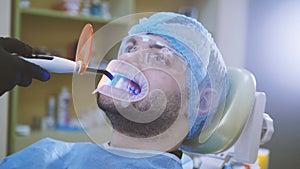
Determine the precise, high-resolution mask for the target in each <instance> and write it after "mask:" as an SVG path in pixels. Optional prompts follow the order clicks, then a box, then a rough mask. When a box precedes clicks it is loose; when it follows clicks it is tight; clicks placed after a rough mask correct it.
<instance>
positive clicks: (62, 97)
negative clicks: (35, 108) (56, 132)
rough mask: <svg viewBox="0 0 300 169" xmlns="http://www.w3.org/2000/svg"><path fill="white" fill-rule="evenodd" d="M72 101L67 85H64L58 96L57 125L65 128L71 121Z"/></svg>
mask: <svg viewBox="0 0 300 169" xmlns="http://www.w3.org/2000/svg"><path fill="white" fill-rule="evenodd" d="M70 101H71V96H70V93H69V92H68V89H67V87H63V88H62V90H61V92H60V94H59V98H58V112H57V113H58V116H57V118H58V119H57V127H58V128H64V127H67V126H68V125H69V121H70Z"/></svg>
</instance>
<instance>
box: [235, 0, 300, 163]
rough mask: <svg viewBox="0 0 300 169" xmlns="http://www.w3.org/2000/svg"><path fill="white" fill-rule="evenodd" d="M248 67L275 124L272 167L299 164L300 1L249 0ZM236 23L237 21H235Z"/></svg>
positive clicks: (270, 143)
mask: <svg viewBox="0 0 300 169" xmlns="http://www.w3.org/2000/svg"><path fill="white" fill-rule="evenodd" d="M248 12H249V16H248V18H249V19H248V26H247V38H246V39H247V44H246V45H247V48H246V60H245V61H246V62H245V63H246V68H247V69H249V70H250V71H252V72H253V73H254V74H255V76H256V80H257V88H258V90H260V91H265V92H266V93H267V107H266V111H267V113H269V114H270V115H271V116H272V118H273V120H274V125H275V133H274V135H273V139H272V140H271V142H269V143H268V144H266V145H265V147H267V148H269V149H271V164H270V167H269V168H270V169H283V168H299V166H300V134H299V133H300V132H299V130H300V122H299V121H300V1H299V0H284V1H283V0H250V1H249V11H248ZM233 26H234V25H233Z"/></svg>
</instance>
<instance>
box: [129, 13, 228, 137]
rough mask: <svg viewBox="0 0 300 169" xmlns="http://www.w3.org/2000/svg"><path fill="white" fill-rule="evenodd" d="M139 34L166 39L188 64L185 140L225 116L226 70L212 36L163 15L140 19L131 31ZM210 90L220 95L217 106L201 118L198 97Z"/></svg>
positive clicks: (178, 18)
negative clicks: (187, 108)
mask: <svg viewBox="0 0 300 169" xmlns="http://www.w3.org/2000/svg"><path fill="white" fill-rule="evenodd" d="M139 33H150V34H154V35H157V36H160V37H162V38H164V39H165V40H167V41H168V42H169V43H170V44H171V46H172V47H173V48H174V49H175V50H176V51H178V52H179V53H181V54H182V56H183V57H184V58H185V59H186V60H187V61H188V64H189V69H190V72H189V73H188V76H187V81H188V85H189V96H190V99H189V100H190V102H189V110H188V111H189V115H188V123H189V125H190V131H189V133H188V135H187V137H186V139H191V138H194V137H195V136H197V135H199V134H200V133H201V131H202V130H203V129H204V128H206V127H207V126H209V125H210V124H211V121H212V120H213V118H214V117H215V116H216V114H220V113H222V111H223V109H222V107H223V106H224V104H225V103H224V102H225V101H224V100H225V98H226V95H227V93H228V90H229V80H228V76H227V70H226V66H225V64H224V61H223V59H222V56H221V54H220V52H219V50H218V48H217V46H216V44H215V42H214V40H213V38H212V36H211V34H210V33H209V32H208V31H207V30H206V29H205V28H204V26H203V25H202V24H201V23H200V22H198V21H197V20H196V19H193V18H190V17H187V16H184V15H181V14H177V13H172V12H160V13H156V14H154V15H152V16H150V17H149V18H143V19H141V20H140V22H139V24H137V25H134V26H133V27H132V28H131V29H130V30H129V35H134V34H139ZM207 86H209V87H210V88H213V89H215V90H216V91H217V93H218V96H219V97H218V101H217V102H218V106H216V107H214V108H213V109H212V110H210V112H208V113H205V114H201V113H200V112H199V105H200V101H201V100H200V98H199V96H201V93H202V92H203V90H204V88H205V87H207ZM195 91H197V92H195ZM220 107H221V108H220ZM219 117H220V116H219Z"/></svg>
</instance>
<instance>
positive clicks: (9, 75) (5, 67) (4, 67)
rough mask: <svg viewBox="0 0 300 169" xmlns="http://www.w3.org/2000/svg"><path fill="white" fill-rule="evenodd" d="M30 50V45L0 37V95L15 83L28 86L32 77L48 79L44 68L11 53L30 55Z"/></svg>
mask: <svg viewBox="0 0 300 169" xmlns="http://www.w3.org/2000/svg"><path fill="white" fill-rule="evenodd" d="M32 51H33V50H32V47H30V46H28V45H27V44H25V43H23V42H21V41H19V40H17V39H14V38H3V37H0V96H1V95H2V94H3V93H5V92H6V91H9V90H11V89H13V88H14V87H15V86H16V85H19V86H22V87H26V86H29V85H30V84H31V82H32V79H37V80H40V81H47V80H49V79H50V74H49V72H48V71H46V70H45V69H43V68H41V67H40V66H38V65H35V64H33V63H30V62H27V61H25V60H23V59H21V58H19V57H18V56H15V55H12V54H11V53H17V54H18V55H21V56H24V57H28V56H31V55H32Z"/></svg>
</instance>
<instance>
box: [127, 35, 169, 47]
mask: <svg viewBox="0 0 300 169" xmlns="http://www.w3.org/2000/svg"><path fill="white" fill-rule="evenodd" d="M139 35H141V36H144V37H149V38H150V39H153V40H157V41H158V42H161V43H162V44H164V45H166V46H167V47H170V48H172V49H174V48H173V47H172V46H171V45H170V43H169V42H168V41H167V40H165V39H164V38H162V37H160V36H157V35H153V34H146V33H141V34H139ZM139 35H137V36H136V37H139ZM130 39H131V40H129V41H127V43H133V41H134V43H135V44H137V45H138V44H139V43H141V42H140V41H141V40H142V39H139V38H134V36H133V37H132V38H130ZM149 43H150V42H149Z"/></svg>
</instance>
